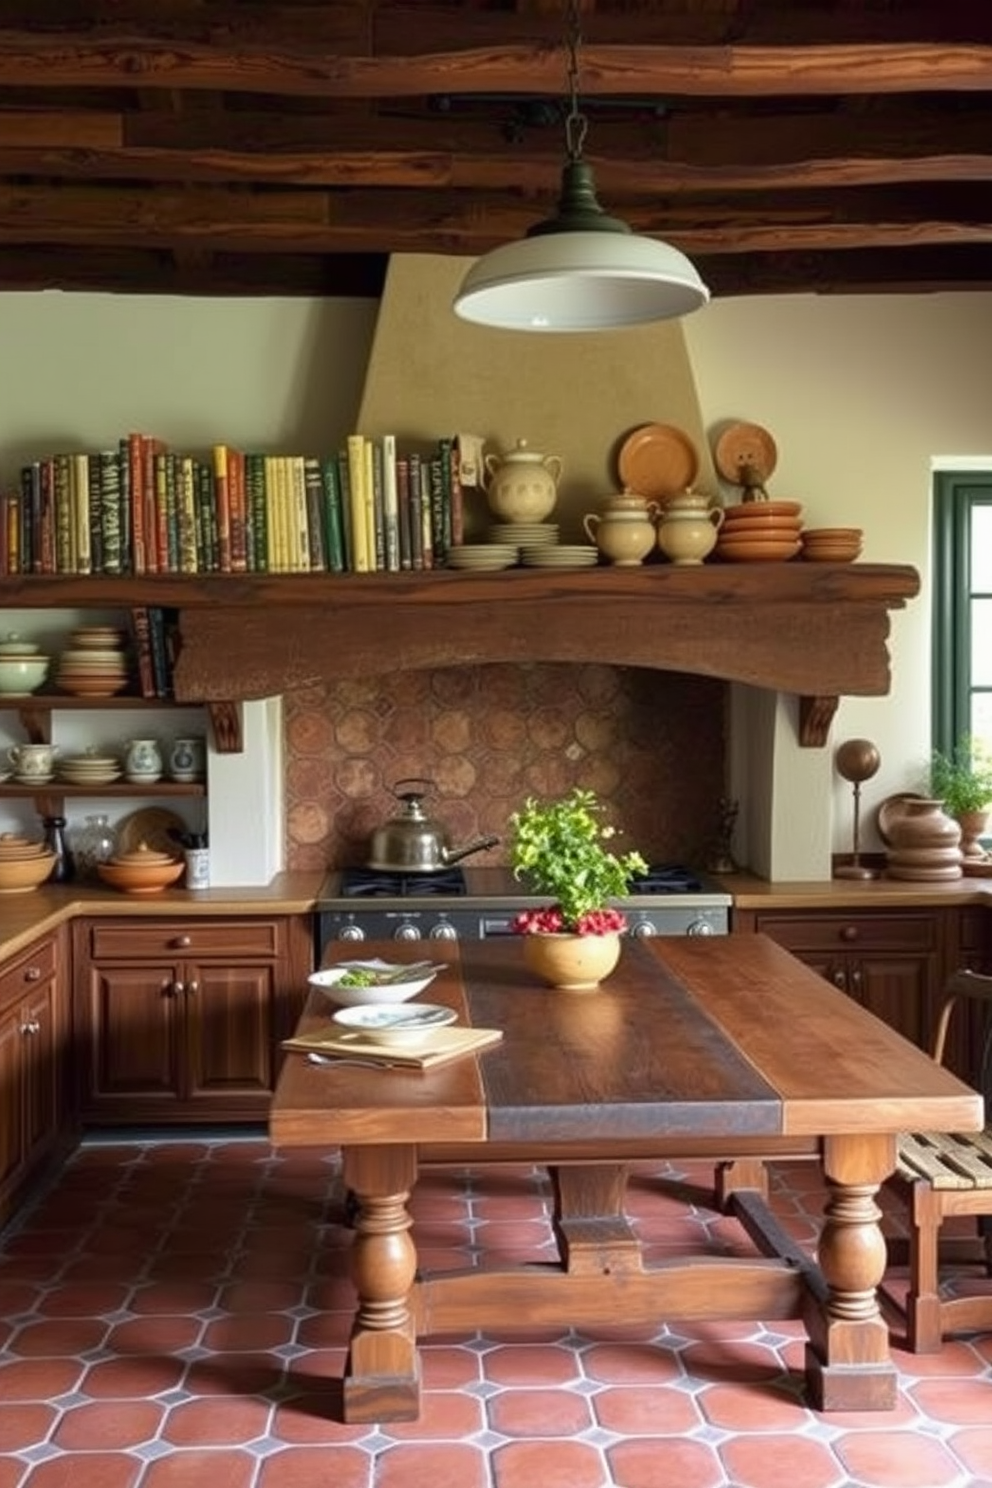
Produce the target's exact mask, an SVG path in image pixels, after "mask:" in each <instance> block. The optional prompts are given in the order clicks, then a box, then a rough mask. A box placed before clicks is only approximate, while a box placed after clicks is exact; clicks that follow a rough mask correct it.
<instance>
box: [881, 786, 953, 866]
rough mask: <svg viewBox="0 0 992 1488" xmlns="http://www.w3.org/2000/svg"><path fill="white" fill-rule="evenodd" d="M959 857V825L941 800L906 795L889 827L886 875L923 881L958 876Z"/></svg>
mask: <svg viewBox="0 0 992 1488" xmlns="http://www.w3.org/2000/svg"><path fill="white" fill-rule="evenodd" d="M963 857H964V854H963V853H962V851H961V827H960V825H959V824H958V823H957V822H956V821H955V820H954V818H953V817H952V816H948V815H947V813H946V811H945V810H944V803H943V801H938V800H934V799H932V798H931V797H928V796H909V797H907V798H906V800H905V801H904V802H903V803H902V804H901V806H900V808H899V811H898V813H896V814H895V815H894V816H893V818H892V823H891V825H890V827H889V847H888V852H887V854H886V862H885V876H886V878H900V879H910V880H912V881H915V882H923V883H934V882H938V883H939V882H941V881H942V880H944V879H953V878H960V877H961V874H962V872H963V869H962V861H963Z"/></svg>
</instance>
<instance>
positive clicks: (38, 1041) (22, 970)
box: [0, 932, 74, 1225]
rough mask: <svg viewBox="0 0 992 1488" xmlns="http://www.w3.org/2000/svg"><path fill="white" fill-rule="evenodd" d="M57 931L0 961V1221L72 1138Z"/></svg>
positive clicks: (70, 1142)
mask: <svg viewBox="0 0 992 1488" xmlns="http://www.w3.org/2000/svg"><path fill="white" fill-rule="evenodd" d="M62 934H63V932H59V933H58V934H56V935H51V936H46V937H45V938H43V939H41V940H38V941H37V942H35V944H34V945H32V946H29V947H28V948H27V950H24V951H21V952H19V953H18V954H17V955H16V956H14V957H13V958H12V959H11V960H9V961H8V962H6V963H5V964H4V965H3V966H2V967H0V1225H2V1224H5V1223H6V1222H7V1220H8V1219H9V1218H10V1217H11V1215H12V1214H13V1213H14V1211H15V1210H16V1208H17V1206H18V1203H19V1201H20V1199H21V1198H22V1197H23V1195H24V1193H25V1191H26V1189H27V1187H28V1184H29V1183H31V1182H33V1181H35V1180H37V1178H38V1176H39V1175H40V1174H41V1172H42V1171H43V1170H44V1169H45V1168H46V1167H48V1166H49V1165H51V1166H54V1165H55V1163H56V1162H57V1161H60V1160H61V1158H62V1156H63V1155H64V1152H65V1151H66V1150H67V1149H68V1147H69V1146H70V1145H72V1142H73V1140H74V1136H73V1132H72V1129H71V1128H72V1123H71V1122H70V1121H69V1107H68V1103H67V1100H66V1071H67V1060H68V1029H69V1020H68V1016H67V1006H66V997H65V989H64V988H62V987H60V985H59V978H58V967H59V963H60V960H61V959H64V958H62V957H60V948H61V945H62Z"/></svg>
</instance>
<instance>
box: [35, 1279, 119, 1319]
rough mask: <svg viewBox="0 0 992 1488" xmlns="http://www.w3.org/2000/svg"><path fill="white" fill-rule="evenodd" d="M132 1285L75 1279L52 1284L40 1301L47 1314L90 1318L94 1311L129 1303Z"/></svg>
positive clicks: (40, 1305)
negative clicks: (75, 1280)
mask: <svg viewBox="0 0 992 1488" xmlns="http://www.w3.org/2000/svg"><path fill="white" fill-rule="evenodd" d="M130 1291H131V1288H130V1286H127V1285H124V1286H114V1285H113V1284H112V1283H111V1282H109V1281H107V1282H105V1283H103V1284H99V1283H97V1282H89V1283H85V1282H73V1283H71V1284H69V1285H66V1286H57V1287H53V1288H52V1290H51V1291H49V1292H46V1293H45V1295H44V1297H42V1298H41V1300H40V1301H39V1303H38V1311H39V1312H40V1313H41V1314H42V1316H44V1317H63V1318H68V1317H88V1316H90V1315H91V1314H101V1313H107V1312H117V1311H118V1310H119V1309H120V1308H122V1307H124V1306H126V1305H127V1302H128V1297H129V1295H130Z"/></svg>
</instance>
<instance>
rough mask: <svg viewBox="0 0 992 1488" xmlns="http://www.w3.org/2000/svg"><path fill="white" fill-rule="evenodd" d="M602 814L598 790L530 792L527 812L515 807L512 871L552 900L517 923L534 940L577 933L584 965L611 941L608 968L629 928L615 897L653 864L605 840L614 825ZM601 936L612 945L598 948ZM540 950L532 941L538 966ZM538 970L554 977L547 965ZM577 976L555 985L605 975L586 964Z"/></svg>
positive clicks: (591, 980) (585, 982) (611, 834)
mask: <svg viewBox="0 0 992 1488" xmlns="http://www.w3.org/2000/svg"><path fill="white" fill-rule="evenodd" d="M602 812H603V807H602V805H601V804H600V802H599V801H598V799H597V797H596V793H595V791H591V790H583V789H582V788H581V787H579V786H576V787H575V788H574V789H573V790H572V791H571V792H570V793H569V794H568V795H567V796H562V797H560V798H559V799H558V800H553V801H538V800H535V799H534V798H533V797H528V799H527V800H526V801H525V802H524V805H523V807H522V808H521V810H520V811H516V812H514V813H513V815H512V816H511V817H510V828H511V834H510V865H511V867H512V869H513V873H514V876H515V877H516V878H518V879H521V880H524V881H525V882H526V884H527V887H528V888H530V889H532V890H534V891H535V892H536V893H539V894H546V895H548V897H549V898H550V899H551V900H552V903H551V904H550V905H548V906H547V907H545V908H540V909H531V910H525V911H523V912H522V913H521V914H519V915H518V916H517V917H516V919H515V921H514V924H513V928H514V930H515V931H517V932H518V933H519V934H522V935H526V937H527V940H528V941H529V942H533V941H536V940H537V939H538V938H546V937H557V938H558V939H559V940H560V939H561V938H563V937H568V938H572V937H577V938H578V940H579V942H580V945H579V946H578V947H577V948H576V954H577V955H579V956H580V957H581V959H582V961H583V962H584V963H588V962H590V961H591V960H592V958H593V957H594V956H596V957H597V960H598V958H599V956H600V955H601V954H602V953H603V950H604V949H605V950H608V949H609V948H610V947H611V946H612V947H614V948H615V954H614V957H613V961H612V964H611V965H609V966H607V971H610V970H612V969H613V966H615V965H616V961H617V958H618V957H619V954H620V946H619V934H620V932H621V931H622V930H624V929H625V928H626V921H625V919H624V916H623V914H622V912H621V911H620V910H618V909H617V908H616V907H615V906H613V905H611V903H610V900H612V899H618V898H620V897H622V896H623V895H624V894H625V893H626V892H627V890H628V888H629V886H630V881H631V879H632V878H633V877H634V876H635V875H636V874H638V873H643V872H645V871H646V869H647V863H646V862H645V861H644V859H643V858H642V857H641V854H640V853H639V852H633V851H632V852H627V853H623V854H617V853H615V852H613V851H611V849H610V848H609V847H608V846H606V845H605V844H607V843H608V842H609V841H610V840H611V839H612V838H614V837H615V836H616V828H615V827H612V826H610V825H609V824H607V823H604V822H603V820H602ZM582 942H585V945H584V948H583V946H582V945H581V943H582ZM596 942H600V943H602V942H606V945H605V947H604V946H603V945H602V944H601V946H600V948H599V951H597V946H596ZM525 954H527V947H526V946H525ZM539 955H540V952H539V951H538V949H537V947H536V946H532V947H531V948H530V957H531V961H532V964H533V961H534V959H535V958H537V957H538V956H539ZM539 969H541V970H542V974H543V975H545V976H546V977H547V979H548V980H551V977H550V976H549V974H548V972H547V971H546V970H544V969H543V968H539ZM605 974H606V972H600V973H599V975H600V976H602V975H605ZM576 975H577V976H578V978H579V979H578V980H576V979H575V977H573V978H572V980H571V981H569V982H560V981H556V982H555V983H554V984H555V985H558V986H564V985H568V986H570V987H573V988H576V987H578V986H579V985H580V983H581V984H582V985H583V986H587V985H591V986H595V985H597V984H598V981H599V976H595V977H592V974H591V973H588V974H587V972H586V970H583V971H580V972H579V973H577V974H576Z"/></svg>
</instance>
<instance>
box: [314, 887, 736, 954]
mask: <svg viewBox="0 0 992 1488" xmlns="http://www.w3.org/2000/svg"><path fill="white" fill-rule="evenodd" d="M547 903H548V899H547V896H544V895H540V894H528V893H526V892H525V891H524V890H523V889H522V888H521V885H520V884H519V883H518V881H517V880H516V879H515V878H514V877H513V874H512V873H511V872H510V871H509V869H507V868H464V869H463V868H449V869H445V870H443V871H442V872H439V873H380V872H377V871H376V870H373V869H368V868H354V869H348V868H346V869H344V870H342V871H340V872H334V873H331V874H330V875H329V876H328V878H327V879H326V880H325V882H324V885H323V888H322V889H321V892H320V895H319V896H318V899H317V904H316V911H317V913H316V937H317V948H316V949H317V956H318V963H319V958H320V957H321V956H322V954H323V951H324V948H325V947H326V946H327V945H328V944H329V943H330V942H332V941H336V940H346V941H356V940H486V939H488V938H489V937H490V936H494V935H512V934H513V920H514V917H515V916H516V915H517V914H518V913H519V912H520V911H521V910H523V909H533V908H536V907H537V906H539V905H542V904H547ZM617 903H618V906H619V908H621V909H622V910H623V912H624V914H625V915H626V917H627V933H628V934H630V935H726V934H727V932H728V929H729V921H730V904H731V897H730V895H729V894H727V893H724V892H723V890H721V889H719V888H718V887H717V886H716V885H715V884H712V883H709V882H707V881H706V880H705V879H704V878H703V877H701V876H700V875H699V874H696V873H693V872H691V871H690V870H688V869H685V868H683V867H681V866H679V865H673V864H659V865H656V866H653V867H651V868H650V869H649V870H648V872H647V874H645V875H643V876H642V877H641V878H640V879H639V880H638V881H637V882H636V883H635V884H633V885H632V892H631V894H630V895H629V897H627V898H625V899H622V900H618V901H617Z"/></svg>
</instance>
